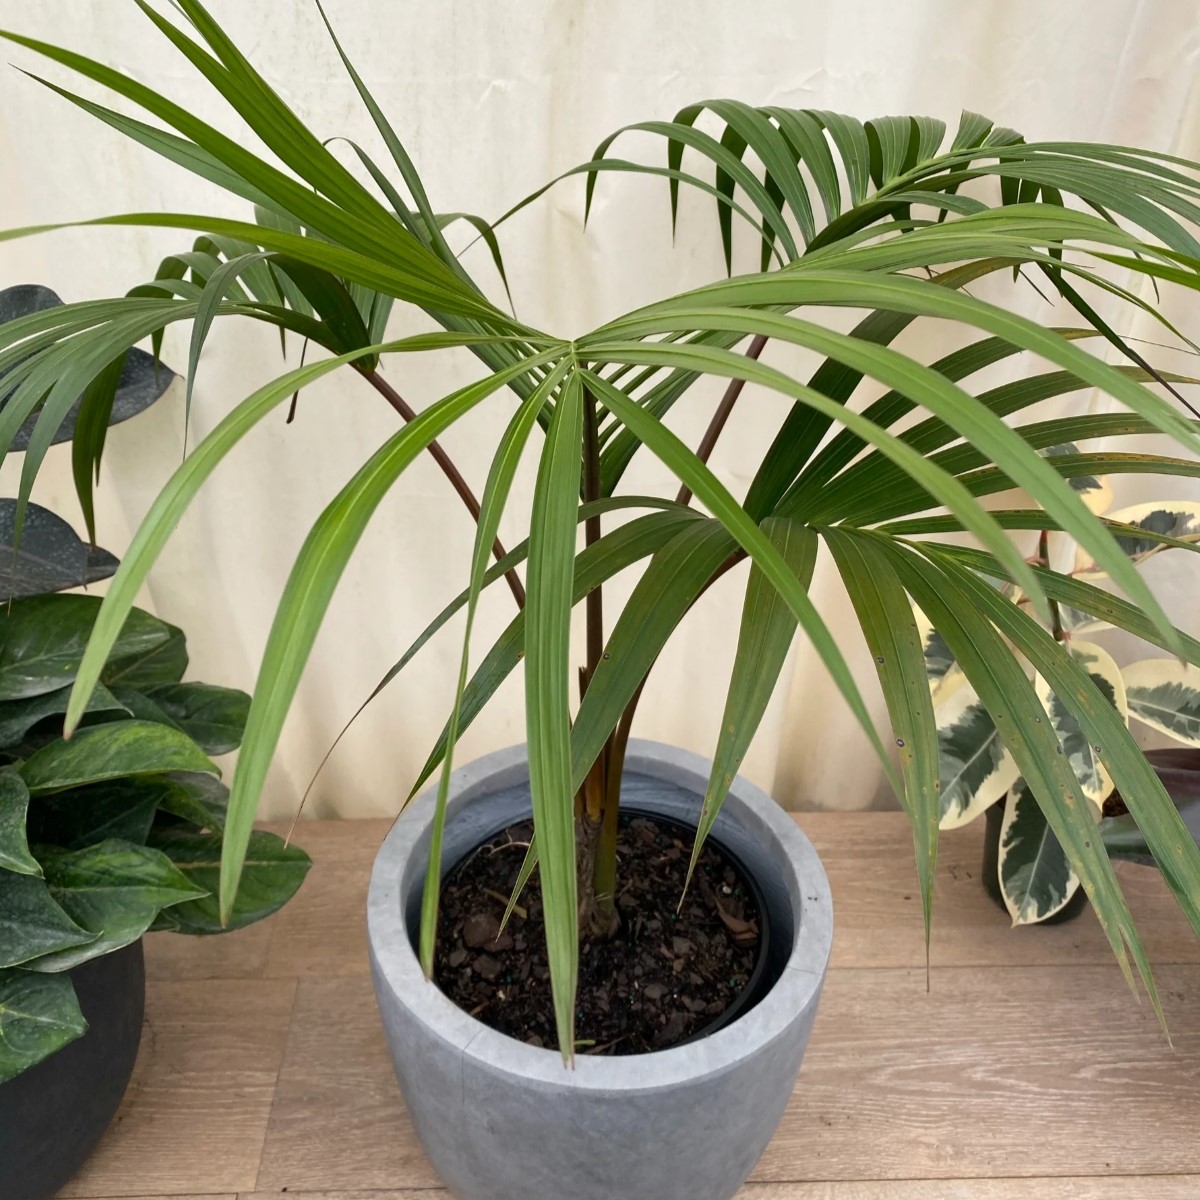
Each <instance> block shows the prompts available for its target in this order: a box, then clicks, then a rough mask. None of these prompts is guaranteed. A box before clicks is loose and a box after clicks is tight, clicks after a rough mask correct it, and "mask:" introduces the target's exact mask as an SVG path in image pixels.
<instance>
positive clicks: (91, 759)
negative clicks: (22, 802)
mask: <svg viewBox="0 0 1200 1200" xmlns="http://www.w3.org/2000/svg"><path fill="white" fill-rule="evenodd" d="M20 771H21V777H22V778H23V779H24V780H25V783H26V786H27V787H28V788H29V790H30V792H32V793H33V794H34V795H35V796H36V795H40V794H43V793H46V792H61V791H64V790H65V789H66V788H74V787H80V786H81V785H83V784H87V783H97V782H99V781H100V780H103V779H119V778H121V777H123V776H126V775H157V774H161V773H162V772H164V771H211V772H213V773H216V771H217V768H216V765H215V764H214V763H212V762H210V761H209V759H208V756H207V755H206V754H205V753H204V751H203V750H201V749H200V747H199V746H197V745H196V743H195V742H193V741H192V739H191V738H189V737H188V736H187V735H186V734H183V733H180V732H179V731H178V730H175V729H171V728H170V727H169V726H166V725H156V724H153V723H152V722H150V721H114V722H110V723H109V724H106V725H95V726H92V727H91V728H88V729H81V730H80V731H79V732H78V733H76V734H75V736H74V737H73V738H71V740H70V741H69V742H68V741H62V740H60V741H57V742H52V743H51V744H50V745H49V746H45V747H43V748H42V749H41V750H38V751H36V752H35V753H34V754H32V755H31V756H30V757H29V758H27V759H26V760H25V762H24V763H22V764H21V767H20Z"/></svg>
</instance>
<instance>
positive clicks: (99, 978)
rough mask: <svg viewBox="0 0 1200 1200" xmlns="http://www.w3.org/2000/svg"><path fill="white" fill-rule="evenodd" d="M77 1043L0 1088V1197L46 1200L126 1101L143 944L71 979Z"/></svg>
mask: <svg viewBox="0 0 1200 1200" xmlns="http://www.w3.org/2000/svg"><path fill="white" fill-rule="evenodd" d="M71 982H72V983H74V985H75V993H76V995H77V996H78V997H79V1005H80V1007H81V1008H82V1009H83V1015H84V1017H85V1018H86V1019H87V1022H88V1031H87V1033H85V1034H84V1035H83V1037H81V1038H79V1039H77V1040H76V1041H74V1042H72V1043H71V1044H70V1045H69V1046H65V1047H63V1049H62V1050H60V1051H59V1052H58V1053H57V1054H55V1055H53V1056H51V1057H50V1058H48V1059H46V1060H45V1062H40V1063H38V1065H37V1066H36V1067H31V1068H30V1069H29V1070H28V1071H25V1072H23V1073H22V1074H20V1075H18V1076H17V1077H16V1078H15V1079H11V1080H9V1082H8V1083H6V1084H3V1085H0V1197H3V1200H49V1197H51V1196H53V1195H54V1194H55V1192H57V1191H58V1190H59V1188H61V1187H62V1186H63V1185H64V1184H65V1183H66V1182H67V1180H69V1179H70V1178H71V1176H72V1175H74V1174H75V1172H76V1171H78V1170H79V1168H80V1167H81V1166H82V1165H83V1164H84V1162H85V1161H86V1160H87V1157H88V1155H89V1154H91V1152H92V1151H93V1150H94V1149H95V1147H96V1143H97V1142H98V1141H99V1140H100V1138H101V1136H102V1135H103V1133H104V1131H105V1130H106V1129H107V1128H108V1127H109V1125H110V1124H111V1123H112V1119H113V1117H114V1116H115V1115H116V1112H117V1106H118V1105H119V1104H120V1103H121V1097H122V1096H123V1095H124V1094H125V1088H126V1087H127V1086H128V1084H129V1078H130V1076H131V1075H132V1074H133V1064H134V1061H135V1060H136V1058H137V1051H138V1042H139V1041H140V1040H141V1036H142V1014H143V1011H144V1009H145V1006H146V973H145V969H144V966H143V963H142V946H141V943H140V942H138V943H135V944H134V945H132V946H126V947H125V948H124V949H123V950H117V951H115V952H114V953H112V954H106V955H104V956H103V957H102V958H95V959H92V961H91V962H87V963H84V964H83V965H82V966H79V967H76V968H75V970H74V971H72V972H71Z"/></svg>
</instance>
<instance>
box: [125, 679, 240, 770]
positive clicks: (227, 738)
mask: <svg viewBox="0 0 1200 1200" xmlns="http://www.w3.org/2000/svg"><path fill="white" fill-rule="evenodd" d="M146 696H147V698H148V699H150V700H152V701H153V702H154V703H155V704H156V705H158V706H159V708H161V709H162V710H163V712H165V713H166V714H167V716H168V717H169V718H170V719H171V720H172V721H174V722H175V724H176V725H178V726H179V728H180V729H182V730H183V732H184V733H186V734H187V735H188V737H190V738H191V739H192V740H193V741H194V742H195V743H196V744H197V745H198V746H199V747H200V748H201V749H202V750H203V751H204V752H205V753H206V754H214V755H215V754H228V753H229V752H230V751H231V750H236V749H237V748H238V746H240V745H241V743H242V735H243V733H244V732H245V729H246V717H247V715H248V714H249V711H250V697H249V696H247V695H246V693H245V692H239V691H238V690H237V689H236V688H225V687H217V686H216V685H215V684H211V683H169V684H166V685H162V686H159V687H152V688H150V689H149V690H148V691H147V692H146Z"/></svg>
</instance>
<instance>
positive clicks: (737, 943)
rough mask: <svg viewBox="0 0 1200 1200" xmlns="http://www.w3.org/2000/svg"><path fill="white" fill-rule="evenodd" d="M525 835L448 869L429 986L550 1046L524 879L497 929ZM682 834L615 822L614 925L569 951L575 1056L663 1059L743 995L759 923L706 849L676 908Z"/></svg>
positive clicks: (683, 863) (735, 882)
mask: <svg viewBox="0 0 1200 1200" xmlns="http://www.w3.org/2000/svg"><path fill="white" fill-rule="evenodd" d="M532 832H533V827H532V825H531V824H530V823H529V822H523V823H521V824H518V825H513V826H510V827H509V828H508V829H506V830H504V831H503V832H502V833H500V834H498V835H497V836H496V837H494V838H493V839H492V840H491V841H490V842H488V843H487V844H486V845H484V846H481V847H480V848H479V849H478V850H476V851H475V852H474V853H473V854H471V855H470V856H469V857H468V858H467V859H466V860H464V861H463V862H462V863H461V864H459V865H458V866H456V867H455V868H454V869H453V870H452V871H451V872H450V873H449V875H448V876H447V878H446V880H445V881H444V883H443V885H442V900H441V919H440V925H439V931H438V945H437V953H436V958H435V978H436V980H437V983H438V986H439V987H440V988H441V989H442V991H443V992H445V993H446V995H447V996H449V997H450V999H451V1000H453V1001H454V1003H455V1004H457V1005H458V1006H459V1007H460V1008H462V1009H465V1010H466V1011H467V1012H469V1013H470V1014H471V1015H472V1016H473V1017H476V1018H477V1019H478V1020H480V1021H482V1022H484V1024H486V1025H490V1026H491V1027H492V1028H493V1029H497V1030H499V1031H500V1032H501V1033H505V1034H508V1035H509V1037H514V1038H517V1039H518V1040H520V1041H523V1042H527V1043H529V1044H530V1045H532V1046H544V1047H547V1048H554V1047H556V1046H557V1045H558V1040H557V1038H556V1037H555V1033H554V1015H553V1007H552V1004H551V998H550V972H549V968H548V965H547V960H546V942H545V924H544V922H543V918H542V900H541V890H540V886H539V883H538V877H537V874H536V872H535V873H534V876H533V878H532V879H530V881H529V883H528V885H527V886H526V888H525V890H524V892H523V893H522V895H521V899H520V901H519V903H520V908H521V911H520V912H514V914H513V917H512V919H511V920H510V921H509V924H508V927H507V928H506V929H505V930H504V932H503V933H501V932H500V921H501V918H502V917H503V916H504V909H505V906H506V904H507V902H508V898H509V896H510V895H511V894H512V889H513V886H514V884H515V883H516V879H517V873H518V872H519V870H520V867H521V863H522V862H523V860H524V857H525V849H526V847H527V846H528V844H529V838H530V835H531V834H532ZM691 849H692V834H691V833H690V832H685V831H684V830H683V829H681V828H678V827H674V826H671V825H667V824H659V823H658V822H657V821H655V820H654V819H653V818H649V817H644V816H640V815H626V816H623V817H622V826H621V831H620V836H619V840H618V847H617V851H618V855H619V866H618V888H619V891H618V896H617V909H618V912H619V913H620V917H621V927H620V930H619V931H618V933H617V934H616V936H615V937H613V938H612V939H611V940H609V941H605V942H584V943H583V944H582V946H581V947H580V962H579V1000H578V1008H577V1013H576V1038H577V1041H576V1049H577V1051H578V1052H579V1053H581V1054H643V1053H647V1052H649V1051H653V1050H665V1049H667V1047H669V1046H673V1045H676V1044H677V1043H679V1042H681V1041H684V1040H685V1039H687V1038H688V1037H690V1036H692V1035H694V1034H697V1033H699V1032H700V1031H701V1030H703V1029H704V1028H705V1027H706V1026H708V1025H711V1024H712V1023H713V1022H714V1021H715V1020H716V1019H717V1018H718V1017H720V1016H721V1014H722V1013H724V1012H725V1010H726V1009H727V1008H728V1007H729V1006H730V1005H731V1004H732V1003H733V1002H734V1001H735V1000H736V999H737V998H738V996H739V995H740V994H741V993H742V992H743V991H744V990H745V988H746V985H747V984H748V982H749V980H750V976H751V973H752V972H753V970H754V967H755V964H756V963H757V961H758V951H759V920H760V917H759V913H758V908H757V905H756V902H755V899H754V895H753V893H752V892H751V890H750V888H749V887H748V886H747V885H746V883H745V881H744V879H743V877H742V874H741V871H740V870H739V869H738V868H735V867H734V866H733V865H732V864H731V863H730V861H729V860H728V859H727V858H726V857H725V855H724V854H723V853H722V851H721V850H720V849H719V848H718V847H717V846H715V845H714V844H713V843H712V842H711V841H710V842H708V843H707V844H706V846H705V848H704V851H703V853H702V854H701V857H700V861H699V863H698V864H697V867H696V874H695V876H694V877H693V880H692V886H691V888H690V889H689V891H688V894H687V897H686V899H685V900H684V903H683V907H682V909H680V910H679V911H678V912H676V908H677V906H678V904H679V897H680V896H681V895H682V893H683V885H684V880H685V879H686V877H687V866H688V859H689V857H690V855H691Z"/></svg>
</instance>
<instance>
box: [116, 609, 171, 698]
mask: <svg viewBox="0 0 1200 1200" xmlns="http://www.w3.org/2000/svg"><path fill="white" fill-rule="evenodd" d="M97 619H98V618H97ZM167 629H168V630H169V631H170V632H169V636H168V637H167V638H166V640H165V641H163V642H160V643H159V644H158V645H157V646H153V647H150V648H148V649H147V650H146V651H145V652H144V653H142V654H130V655H128V656H126V657H124V658H122V659H120V660H119V661H117V662H114V661H113V660H112V659H111V658H110V659H109V661H108V662H107V663H106V664H105V666H104V669H103V670H102V671H101V672H100V680H101V682H102V683H105V684H107V685H108V686H109V687H110V688H112V689H115V690H116V691H122V692H128V691H129V690H130V689H132V690H134V691H137V690H138V689H143V688H154V687H164V686H166V687H170V686H171V685H173V684H177V683H178V682H179V681H180V680H181V679H182V678H183V673H184V672H185V671H186V670H187V666H188V652H187V638H186V637H185V636H184V633H183V630H182V629H179V628H177V627H176V626H174V625H168V626H167ZM114 694H115V693H114Z"/></svg>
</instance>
